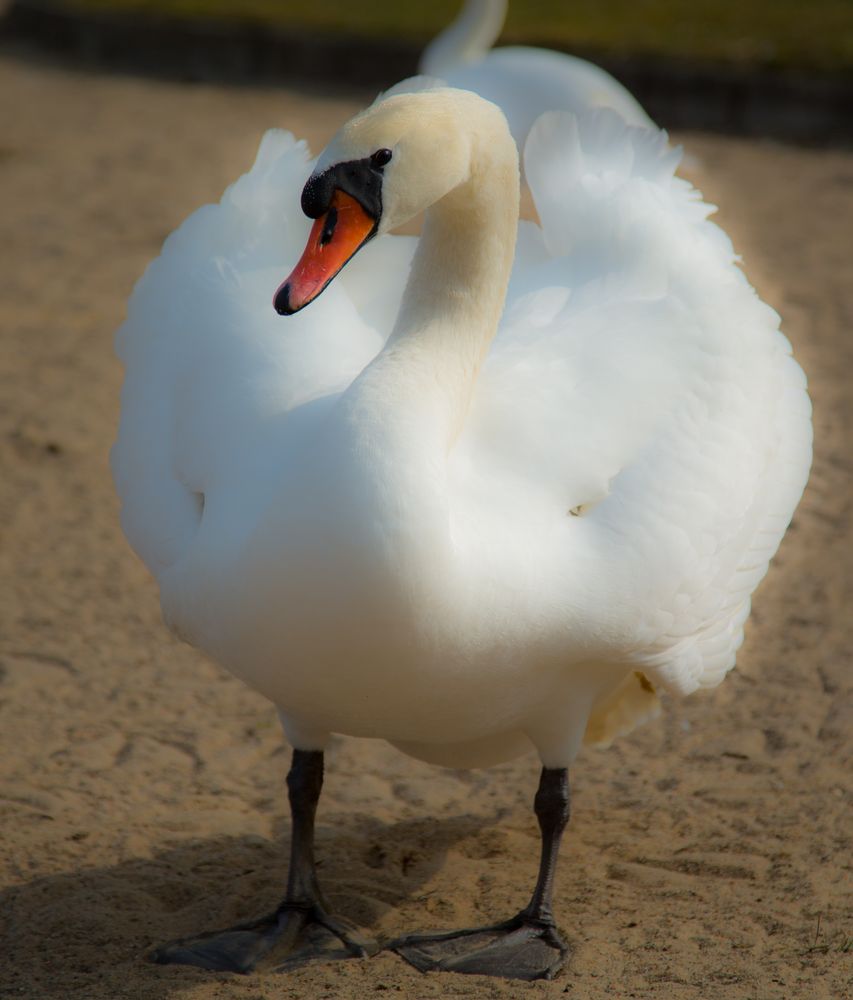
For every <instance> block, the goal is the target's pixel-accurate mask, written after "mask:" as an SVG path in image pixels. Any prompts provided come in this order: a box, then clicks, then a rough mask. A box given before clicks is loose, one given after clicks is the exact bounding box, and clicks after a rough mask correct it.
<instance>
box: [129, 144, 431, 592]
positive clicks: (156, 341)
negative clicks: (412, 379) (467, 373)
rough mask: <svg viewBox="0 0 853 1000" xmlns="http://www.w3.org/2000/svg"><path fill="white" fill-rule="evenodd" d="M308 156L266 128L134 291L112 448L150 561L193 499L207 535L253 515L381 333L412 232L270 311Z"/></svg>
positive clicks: (394, 304)
mask: <svg viewBox="0 0 853 1000" xmlns="http://www.w3.org/2000/svg"><path fill="white" fill-rule="evenodd" d="M311 167H312V161H311V158H310V154H309V152H308V149H307V147H306V145H305V144H304V143H303V142H297V141H296V140H295V139H294V138H293V136H292V135H290V134H289V133H287V132H283V131H278V130H273V131H270V132H268V133H267V134H266V135H265V136H264V138H263V140H262V142H261V145H260V148H259V150H258V154H257V157H256V160H255V163H254V165H253V166H252V168H251V169H250V170H249V171H248V173H246V174H245V175H244V176H242V177H241V178H240V179H239V180H237V181H236V182H235V183H234V184H232V185H231V186H230V187H229V188H228V189H227V191H226V192H225V194H224V195H223V197H222V199H221V201H220V202H219V203H218V204H215V205H205V206H204V207H202V208H200V209H198V211H196V212H194V213H193V214H192V215H191V216H190V217H189V218H188V219H187V220H186V221H185V222H184V223H183V225H181V226H180V228H179V229H177V230H176V231H175V232H174V233H173V234H172V235H171V236H170V237H169V238H168V239H167V240H166V242H165V244H164V246H163V249H162V252H161V254H160V256H159V257H158V258H157V259H156V260H154V261H153V262H152V263H151V264H150V266H149V267H148V269H147V270H146V272H145V274H144V275H143V277H142V278H141V279H140V281H139V283H138V284H137V286H136V288H135V290H134V292H133V295H132V297H131V299H130V302H129V305H128V313H127V319H126V321H125V323H124V324H123V326H122V327H121V329H120V330H119V331H118V334H117V337H116V349H117V352H118V355H119V357H120V359H121V360H122V362H123V363H124V366H125V380H124V385H123V388H122V399H121V422H120V426H119V432H118V439H117V441H116V443H115V446H114V448H113V451H112V455H111V461H112V468H113V474H114V478H115V482H116V487H117V490H118V493H119V496H120V498H121V501H122V526H123V528H124V531H125V533H126V535H127V537H128V539H129V540H130V542H131V544H132V545H133V547H134V548H135V549H136V550H137V552H138V553H139V554H140V556H141V557H142V558H143V560H144V561H145V563H146V564H147V565H148V567H149V568H150V569H151V570H152V572H153V573H154V574H155V576H156V575H158V574H161V573H162V572H163V571H164V570H166V569H167V568H168V567H171V566H173V565H174V564H175V563H177V562H178V561H179V560H180V559H181V558H182V557H183V556H184V555H186V554H187V552H188V551H189V549H190V548H191V547H192V545H193V543H194V541H195V540H196V538H197V535H198V532H199V529H200V524H201V515H202V509H204V510H205V512H206V513H205V517H207V515H208V514H211V515H213V514H214V513H215V515H216V518H215V526H216V529H217V531H218V535H217V536H216V537H217V538H223V539H224V538H226V537H227V536H228V533H229V532H231V531H234V530H237V529H239V530H242V531H248V530H250V529H251V527H252V525H253V524H254V523H255V519H256V518H257V516H258V514H259V512H260V510H261V509H262V508H263V506H264V504H265V503H267V502H268V498H269V495H270V494H269V491H270V490H271V489H272V488H273V485H274V483H275V481H276V477H277V476H280V475H281V474H282V469H283V468H284V467H285V466H286V462H285V461H284V458H283V450H284V449H286V447H287V442H288V439H289V429H290V428H291V426H292V425H293V422H294V418H295V417H296V415H297V413H307V412H309V411H312V412H313V411H316V410H318V408H319V409H322V406H323V405H325V404H326V403H327V402H329V401H331V400H333V399H334V398H336V396H337V394H339V393H340V392H341V391H342V390H343V389H344V388H345V387H346V386H347V385H349V383H350V382H351V381H352V379H353V378H354V377H355V375H356V374H357V373H358V372H359V371H361V370H362V368H364V366H365V365H366V364H367V363H368V362H369V361H370V360H371V358H372V357H373V356H374V355H375V354H376V352H377V351H378V350H379V349H380V348H381V346H382V344H383V343H384V341H385V339H386V338H387V336H388V333H389V332H390V329H391V326H392V324H393V320H394V317H395V315H396V312H397V309H398V306H399V300H400V296H401V295H402V290H403V287H404V284H405V280H406V277H407V274H408V268H409V263H410V260H411V254H412V250H413V244H414V240H413V239H412V238H409V237H395V238H389V239H383V240H376V241H374V242H373V243H371V244H370V245H368V246H367V247H365V248H364V250H363V251H362V253H361V254H359V255H358V257H357V258H356V259H355V260H353V261H352V263H351V264H350V265H349V266H348V267H347V269H346V270H345V272H344V273H343V274H342V275H341V277H340V279H339V280H338V281H336V282H334V283H332V285H330V287H329V288H328V289H327V290H326V292H325V294H324V295H323V296H322V297H321V298H320V299H319V300H318V301H317V303H316V304H315V305H314V306H313V307H312V309H310V310H306V311H305V312H301V313H299V314H297V315H296V316H293V317H289V318H287V319H286V320H285V319H283V318H282V317H279V316H278V315H276V313H275V311H274V310H273V307H272V296H273V293H274V292H275V290H276V288H277V286H278V283H279V282H280V281H281V279H282V276H283V275H285V274H287V273H288V271H289V270H291V268H292V267H293V265H294V264H295V262H296V260H297V259H298V257H299V254H300V253H301V251H302V248H303V247H304V245H305V241H306V238H307V234H308V230H309V226H310V220H308V219H306V218H305V217H304V216H303V214H302V212H301V209H300V204H299V198H300V192H301V190H302V186H303V184H304V182H305V179H306V177H307V176H308V175H309V173H310V170H311ZM377 276H381V278H379V277H377ZM213 537H214V532H213V531H211V532H210V533H209V535H208V538H213Z"/></svg>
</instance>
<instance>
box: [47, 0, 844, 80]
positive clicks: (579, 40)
mask: <svg viewBox="0 0 853 1000" xmlns="http://www.w3.org/2000/svg"><path fill="white" fill-rule="evenodd" d="M65 2H66V3H68V4H71V5H73V6H76V7H90V8H98V9H113V10H127V11H131V10H132V11H139V12H142V13H145V12H156V13H171V14H176V15H180V16H183V17H206V16H213V17H217V18H237V17H239V18H240V19H251V20H255V21H258V20H260V21H267V22H275V23H276V24H290V25H293V26H294V27H295V28H296V27H298V28H300V29H309V30H323V31H346V32H347V33H350V34H358V35H368V36H374V37H375V36H383V37H403V38H406V39H409V40H411V41H414V42H426V41H427V40H428V39H429V38H431V37H432V36H433V35H435V34H436V33H437V32H438V31H439V30H440V29H441V28H442V27H443V26H444V25H445V24H447V23H448V22H449V21H450V20H451V19H452V18H453V16H454V15H455V13H456V11H457V10H458V8H459V6H460V3H461V0H430V2H429V3H422V2H414V3H410V2H405V0H356V2H354V0H314V2H313V3H312V2H306V0H242V2H234V0H230V2H229V0H65ZM502 41H504V42H533V43H538V44H543V45H552V46H556V47H560V48H564V49H566V50H567V51H571V50H573V49H579V50H582V51H584V50H586V51H594V52H608V53H614V54H619V55H633V54H637V55H645V56H655V55H659V56H664V57H667V58H680V59H687V60H700V61H703V62H717V63H720V62H722V63H727V64H729V65H732V64H735V65H747V66H773V67H785V68H805V69H813V70H814V69H816V70H829V71H839V70H841V71H846V72H851V71H853V0H515V2H514V3H512V2H511V4H510V12H509V18H508V19H507V26H506V30H505V32H504V35H503V38H502Z"/></svg>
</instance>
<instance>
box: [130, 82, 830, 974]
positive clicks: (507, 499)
mask: <svg viewBox="0 0 853 1000" xmlns="http://www.w3.org/2000/svg"><path fill="white" fill-rule="evenodd" d="M525 157H526V167H527V175H528V178H529V181H530V185H531V188H532V191H533V194H534V197H535V201H536V205H537V208H538V212H539V216H540V218H541V219H542V223H543V224H542V228H541V229H540V228H539V227H538V226H536V225H534V224H532V223H521V224H520V226H519V223H518V186H519V184H518V164H517V156H516V150H515V146H514V144H513V142H512V139H511V136H510V134H509V132H508V130H507V127H506V124H505V120H504V118H503V116H502V115H501V113H500V111H499V110H498V109H497V108H496V107H495V106H493V105H492V104H489V103H487V102H485V101H483V100H482V99H480V98H479V97H477V96H476V95H474V94H471V93H468V92H463V91H458V90H451V89H435V90H425V91H423V92H420V93H413V94H396V95H394V96H391V97H388V98H386V99H385V100H382V101H380V102H379V103H377V104H375V105H374V106H372V107H371V108H369V109H368V110H367V111H366V112H363V113H362V114H360V115H359V116H357V117H356V118H354V119H353V120H352V121H351V122H349V123H348V124H347V125H345V126H344V127H343V128H342V129H341V131H340V132H339V133H338V135H337V136H336V138H335V139H334V140H333V141H332V142H331V144H330V145H329V146H328V147H327V148H326V150H325V151H324V153H323V154H322V156H321V157H320V159H319V161H318V162H317V163H316V165H314V167H313V172H311V177H310V180H309V181H308V183H307V185H305V189H304V192H303V195H302V203H303V206H304V208H305V210H306V211H307V212H308V213H310V215H311V216H313V217H316V221H315V222H314V224H313V227H312V229H311V233H310V236H308V244H307V247H306V249H305V252H304V254H303V256H302V258H301V259H300V261H299V263H298V264H296V266H295V268H294V264H295V262H296V259H297V256H298V253H299V249H300V247H301V246H303V245H304V244H305V240H306V236H307V235H308V234H307V228H308V226H307V224H306V222H305V220H304V219H303V218H302V217H301V216H300V214H299V212H298V208H297V196H298V192H299V190H300V189H301V188H302V185H303V182H304V179H305V177H306V176H307V174H308V173H309V172H310V171H311V167H310V165H309V160H308V154H307V151H306V149H305V147H304V145H303V144H301V143H296V142H295V141H294V140H293V139H292V137H291V136H289V135H288V134H286V133H281V132H270V133H268V134H267V135H266V137H265V138H264V140H263V142H262V144H261V148H260V151H259V153H258V157H257V160H256V162H255V165H254V166H253V168H252V169H251V171H250V172H249V173H248V174H247V175H245V176H244V177H242V178H241V179H240V180H239V181H237V183H236V184H234V185H233V186H232V187H231V188H229V190H228V191H227V192H226V194H225V195H224V197H223V199H222V201H221V203H220V204H219V205H215V206H206V207H205V208H202V209H201V210H199V211H198V212H196V213H195V214H194V215H193V216H191V218H190V219H188V220H187V222H185V223H184V225H183V226H181V228H180V229H179V230H178V231H177V232H176V233H174V234H173V235H172V236H170V237H169V239H168V240H167V241H166V244H165V246H164V248H163V252H162V254H161V256H160V257H159V259H157V260H156V261H155V262H154V263H153V264H152V265H151V266H150V267H149V269H148V271H147V272H146V274H145V276H144V277H143V279H142V280H141V281H140V283H139V284H138V286H137V288H136V290H135V292H134V294H133V297H132V299H131V302H130V305H129V311H128V318H127V322H126V323H125V325H124V326H123V328H122V329H121V331H120V332H119V335H118V351H119V354H120V356H121V358H122V360H123V361H124V364H125V366H126V378H125V383H124V389H123V393H122V417H121V426H120V430H119V436H118V441H117V443H116V445H115V448H114V451H113V456H112V458H113V468H114V474H115V480H116V485H117V488H118V492H119V494H120V495H121V499H122V501H123V510H122V523H123V526H124V530H125V532H126V534H127V536H128V538H129V539H130V541H131V543H132V545H133V546H134V548H135V549H136V550H137V552H138V553H139V554H140V555H141V556H142V558H143V559H144V560H145V561H146V563H147V564H148V566H149V567H150V568H151V570H152V572H153V573H154V575H155V576H156V578H157V580H158V582H159V584H160V589H161V597H162V605H163V611H164V615H165V618H166V620H167V621H168V622H169V623H170V625H171V626H172V627H173V628H174V629H175V630H176V631H177V632H179V633H180V634H181V635H182V636H184V637H185V638H186V639H188V640H189V641H190V642H192V643H194V644H195V645H197V646H199V647H200V648H202V649H204V650H206V651H207V652H208V653H209V654H210V655H212V656H214V657H215V658H217V659H218V660H219V661H220V662H221V663H223V664H225V665H226V666H227V667H228V668H229V669H231V670H232V671H233V672H234V673H235V674H237V675H238V676H240V677H242V678H243V679H244V680H246V681H247V682H248V683H249V684H251V685H252V686H254V687H255V688H257V689H258V690H259V691H261V692H262V693H264V694H265V695H266V696H267V697H269V698H270V699H271V700H272V701H273V702H274V703H275V704H276V705H277V706H278V708H279V710H280V714H281V718H282V722H283V725H284V729H285V731H286V733H287V736H288V739H289V740H290V741H291V743H292V744H293V746H294V748H295V752H294V758H293V766H292V769H291V773H290V776H289V779H288V782H289V786H290V794H291V805H292V810H293V846H292V857H291V871H290V879H289V883H288V888H287V895H286V899H285V902H284V903H283V904H282V906H281V907H280V908H279V910H277V911H276V912H275V913H274V914H271V915H269V916H268V917H266V918H263V919H262V920H260V921H257V922H255V923H253V924H250V925H245V926H243V927H241V928H237V929H231V930H229V931H226V932H222V933H220V934H214V935H206V936H202V937H201V938H196V939H192V940H188V941H182V942H177V943H174V944H172V945H168V946H166V947H164V948H163V949H161V950H160V951H159V952H158V953H157V957H158V959H159V960H160V961H164V962H169V961H172V962H189V963H192V964H196V965H201V966H204V967H209V968H231V969H240V970H245V969H248V968H252V967H253V966H254V965H255V964H256V963H257V962H258V961H259V960H260V959H261V958H263V957H265V956H266V957H267V959H269V956H270V955H271V954H272V953H273V951H274V950H275V949H276V948H287V947H291V946H292V945H293V941H292V937H293V934H294V933H296V932H297V931H303V930H304V931H305V932H306V933H307V934H308V938H307V939H305V940H308V941H313V942H314V945H315V946H316V934H317V933H318V931H317V928H318V927H323V928H325V929H326V932H327V933H329V934H331V935H332V936H333V937H334V938H335V939H336V943H337V945H338V948H339V949H340V943H341V942H343V943H344V945H345V946H346V947H345V949H344V954H362V953H363V948H364V946H363V945H362V944H361V943H360V942H359V941H358V939H357V938H355V937H354V936H353V934H352V932H351V931H350V930H348V929H347V928H346V927H344V926H343V925H342V924H341V923H340V922H338V921H335V920H333V919H332V918H331V917H329V915H328V914H327V912H326V911H325V909H324V908H323V905H322V899H321V897H320V895H319V889H318V888H317V882H316V877H315V874H314V866H313V855H312V836H313V834H312V829H313V815H314V809H315V808H316V804H317V798H318V796H319V793H320V784H321V780H322V761H323V753H322V752H323V749H324V747H325V746H326V743H327V740H328V738H329V734H330V733H346V734H350V735H355V736H368V737H382V738H385V739H387V740H390V741H391V742H393V743H394V744H395V745H397V746H398V747H400V748H401V749H403V750H404V751H405V752H407V753H409V754H411V755H413V756H415V757H418V758H421V759H423V760H428V761H435V762H439V763H443V764H449V765H453V766H473V765H485V764H489V763H492V762H496V761H499V760H506V759H508V758H511V757H513V756H515V755H517V754H520V753H523V752H525V751H526V750H528V749H529V748H531V747H533V748H535V749H536V751H537V752H538V754H539V756H540V758H541V760H542V763H543V770H542V779H541V783H540V787H539V791H538V793H537V796H536V803H535V804H536V812H537V815H538V817H539V821H540V824H541V826H542V831H543V853H542V866H541V870H540V877H539V880H538V881H537V886H536V889H535V891H534V895H533V897H532V899H531V902H530V904H529V905H528V906H527V907H526V908H525V909H524V910H522V911H521V913H520V914H518V916H517V917H515V918H513V919H512V920H510V921H508V922H506V923H504V924H501V925H496V926H495V927H493V928H491V929H488V930H485V929H484V930H482V931H480V932H478V933H471V932H463V933H461V934H456V935H438V936H429V935H427V936H420V937H415V938H407V939H404V940H401V941H398V942H396V943H395V945H394V946H395V947H396V948H397V950H399V951H400V952H401V953H402V954H404V955H405V956H406V957H407V958H408V959H409V960H410V961H411V962H413V963H414V964H416V965H417V966H418V967H420V968H435V967H440V968H446V969H455V970H457V971H463V972H491V973H495V974H501V975H514V976H518V977H521V978H536V977H539V976H549V975H552V974H553V973H554V971H555V970H556V969H557V968H559V966H560V963H561V962H562V959H563V955H564V953H565V945H564V944H563V942H562V940H561V939H560V937H559V936H558V934H557V932H556V929H555V926H554V921H553V916H552V915H551V886H552V881H553V868H554V864H555V861H556V854H557V849H558V846H559V839H560V834H561V832H562V829H563V826H564V825H565V822H566V820H567V817H568V779H567V770H566V769H567V767H568V765H569V764H570V763H571V762H572V760H573V759H574V757H575V755H576V754H577V752H578V750H579V748H580V745H581V742H582V740H583V739H584V736H586V738H587V739H588V740H595V741H606V740H609V739H612V738H613V737H614V736H615V735H617V734H619V733H622V732H626V731H627V730H629V729H630V728H631V727H632V726H634V725H635V724H637V723H638V722H640V721H642V720H643V719H645V718H647V717H648V716H650V715H651V714H653V713H654V712H655V710H656V708H657V705H658V703H657V697H656V694H655V688H656V687H658V686H661V687H663V688H668V689H669V690H671V691H674V692H678V693H681V694H686V693H689V692H691V691H694V690H696V689H697V688H700V687H707V686H712V685H715V684H717V683H719V681H720V680H721V679H722V678H723V676H724V675H725V673H726V671H728V670H729V669H730V668H731V667H732V666H733V665H734V660H735V652H736V650H737V648H738V646H739V645H740V642H741V639H742V630H743V624H744V621H745V619H746V617H747V614H748V611H749V603H750V595H751V592H752V590H753V589H754V588H755V586H756V585H757V583H758V582H759V580H760V579H761V578H762V576H763V575H764V573H765V571H766V569H767V564H768V560H769V559H770V558H771V556H772V555H773V553H774V551H775V549H776V547H777V545H778V544H779V541H780V539H781V538H782V535H783V533H784V531H785V528H786V526H787V524H788V522H789V520H790V518H791V515H792V512H793V510H794V507H795V505H796V503H797V500H798V498H799V496H800V493H801V491H802V489H803V486H804V483H805V480H806V476H807V471H808V466H809V461H810V442H811V429H810V407H809V400H808V397H807V395H806V391H805V379H804V377H803V374H802V371H801V370H800V368H799V367H798V366H797V364H796V363H795V362H794V360H793V359H792V357H791V354H790V346H789V344H788V342H787V341H786V340H785V338H784V337H783V336H782V334H781V333H780V332H779V330H778V316H777V315H776V314H775V313H774V312H773V310H772V309H770V308H768V307H767V306H766V305H764V304H763V303H761V302H760V301H759V299H758V298H757V297H756V295H755V293H754V292H753V290H752V288H751V287H750V286H749V284H748V283H747V281H746V280H745V278H744V276H743V274H742V273H741V271H740V270H739V269H738V267H737V266H736V264H735V256H734V253H733V251H732V247H731V244H730V242H729V240H728V239H727V237H726V236H725V234H724V233H723V232H722V231H721V230H719V229H718V228H717V227H716V226H714V225H712V224H711V223H710V222H708V221H707V218H706V217H707V215H708V213H709V211H710V209H709V207H708V206H707V205H704V204H703V203H702V202H701V200H700V199H699V197H698V195H697V193H696V192H695V191H694V190H693V189H691V187H690V186H689V185H688V184H687V183H686V182H685V181H682V180H680V179H677V178H675V177H673V170H674V167H675V165H676V163H677V160H678V154H677V153H676V152H673V151H672V150H668V149H667V146H666V137H665V135H663V134H662V133H652V132H649V131H646V130H641V129H632V128H629V127H627V126H626V125H625V124H624V122H622V120H621V119H620V118H619V117H618V116H617V115H615V114H613V113H610V112H606V111H604V112H596V113H594V114H592V115H591V116H588V117H586V118H584V119H582V120H580V121H576V120H575V119H574V118H573V117H572V116H570V115H568V114H565V113H550V114H548V115H546V116H544V117H543V118H542V119H540V121H539V122H538V123H537V125H536V126H535V127H534V129H533V131H532V133H531V135H530V138H529V140H528V143H527V148H526V153H525ZM425 208H426V209H428V211H427V215H426V221H425V224H424V230H423V235H422V236H421V238H420V240H419V241H418V240H416V239H415V238H414V237H396V236H391V235H386V234H387V233H388V231H389V230H390V229H392V228H394V227H396V226H398V225H400V224H402V223H404V222H405V221H406V220H407V219H409V218H411V217H412V216H413V215H415V214H416V213H418V212H419V211H421V210H423V209H425ZM517 227H519V228H518V246H517V249H515V256H513V255H514V248H515V244H516V231H517ZM374 234H376V235H377V236H378V238H376V239H371V237H372V235H374ZM360 247H361V249H359V248H360ZM356 252H357V255H356V256H355V258H354V259H353V260H352V262H351V263H350V264H349V265H348V266H347V267H346V268H345V269H344V270H343V272H342V273H341V274H340V277H338V278H337V279H336V280H334V281H333V280H332V279H333V278H334V277H335V274H336V273H337V272H338V271H339V270H340V269H341V267H342V266H343V264H344V263H345V262H346V261H347V260H348V258H349V257H350V256H351V255H353V254H355V253H356ZM513 260H514V263H513ZM410 263H411V273H410V274H409V268H410ZM290 268H293V273H292V274H291V277H290V279H289V280H288V281H287V282H286V283H285V284H284V285H282V286H281V287H280V288H279V290H278V292H277V293H276V295H275V304H276V308H277V310H278V311H280V312H282V313H292V312H293V311H295V310H298V309H301V308H302V307H303V306H305V305H307V304H308V303H309V302H311V301H312V300H313V299H315V298H316V302H313V304H312V305H311V307H310V308H308V309H305V310H304V311H301V312H297V313H296V315H292V316H290V317H289V318H283V317H282V316H279V315H276V313H275V311H274V310H273V308H272V306H271V304H270V298H271V296H272V294H273V292H274V291H275V289H276V287H277V286H278V283H279V281H280V279H281V276H282V275H283V274H285V273H287V270H288V269H290ZM407 279H408V280H407ZM330 282H331V283H330ZM508 283H509V293H508V296H507V299H506V304H504V297H505V295H506V293H507V286H508ZM326 285H328V287H327V288H326V290H325V291H324V293H323V294H322V296H320V297H319V298H317V296H318V295H319V293H320V292H321V291H323V289H324V287H325V286H326ZM404 289H405V290H404ZM395 317H396V319H395ZM312 935H314V937H312ZM338 938H339V939H340V941H337V939H338ZM282 942H287V944H282ZM309 953H310V949H309V946H308V944H305V945H304V947H303V948H301V950H300V948H297V952H296V956H295V958H294V956H293V955H292V954H291V957H290V958H289V959H288V961H291V962H292V961H295V960H300V959H301V958H304V957H305V956H306V954H309Z"/></svg>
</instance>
